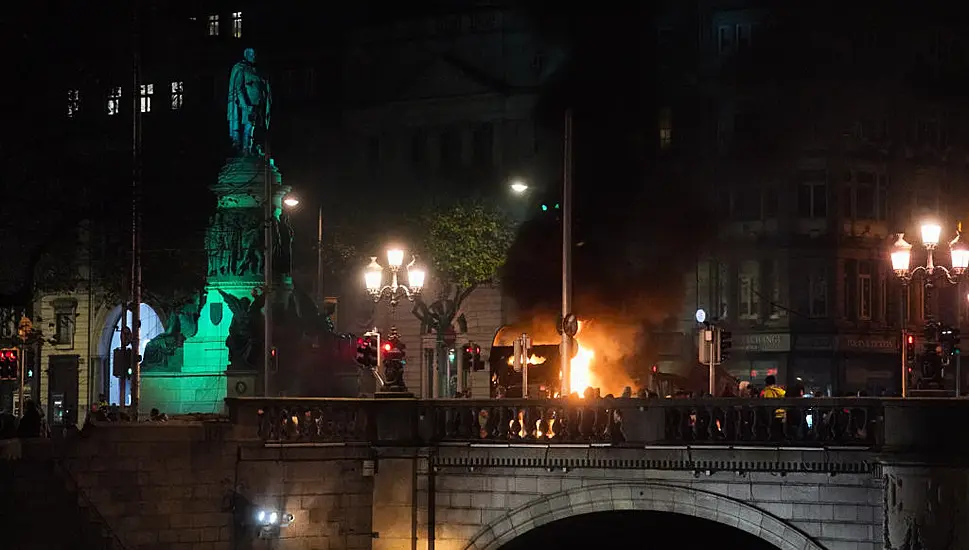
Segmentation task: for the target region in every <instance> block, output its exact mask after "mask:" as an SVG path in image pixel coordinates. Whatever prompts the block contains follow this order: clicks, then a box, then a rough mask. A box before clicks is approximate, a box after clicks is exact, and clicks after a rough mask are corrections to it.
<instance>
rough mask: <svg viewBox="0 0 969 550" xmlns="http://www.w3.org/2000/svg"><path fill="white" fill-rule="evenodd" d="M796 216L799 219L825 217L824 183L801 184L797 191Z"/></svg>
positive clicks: (825, 192) (825, 189) (826, 206)
mask: <svg viewBox="0 0 969 550" xmlns="http://www.w3.org/2000/svg"><path fill="white" fill-rule="evenodd" d="M797 214H798V216H799V217H801V218H825V217H827V216H828V188H827V185H826V184H824V183H801V184H800V185H799V186H798V190H797Z"/></svg>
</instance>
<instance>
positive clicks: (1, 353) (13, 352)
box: [0, 348, 20, 380]
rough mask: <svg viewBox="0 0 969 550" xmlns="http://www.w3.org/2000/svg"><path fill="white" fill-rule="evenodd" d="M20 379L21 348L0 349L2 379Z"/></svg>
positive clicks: (0, 378)
mask: <svg viewBox="0 0 969 550" xmlns="http://www.w3.org/2000/svg"><path fill="white" fill-rule="evenodd" d="M19 379H20V350H18V349H17V348H3V349H0V380H19Z"/></svg>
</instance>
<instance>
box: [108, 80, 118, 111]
mask: <svg viewBox="0 0 969 550" xmlns="http://www.w3.org/2000/svg"><path fill="white" fill-rule="evenodd" d="M120 112H121V86H115V87H114V88H111V91H109V92H108V114H109V115H116V114H118V113H120Z"/></svg>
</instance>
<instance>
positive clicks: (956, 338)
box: [949, 328, 962, 355]
mask: <svg viewBox="0 0 969 550" xmlns="http://www.w3.org/2000/svg"><path fill="white" fill-rule="evenodd" d="M949 332H950V338H951V339H952V343H951V348H952V353H953V355H961V354H962V348H961V347H959V342H961V341H962V338H960V336H961V335H962V331H961V330H959V329H957V328H954V329H950V330H949Z"/></svg>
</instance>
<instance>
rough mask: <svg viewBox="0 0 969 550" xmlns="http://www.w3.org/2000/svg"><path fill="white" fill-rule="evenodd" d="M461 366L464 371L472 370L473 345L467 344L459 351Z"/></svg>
mask: <svg viewBox="0 0 969 550" xmlns="http://www.w3.org/2000/svg"><path fill="white" fill-rule="evenodd" d="M461 364H462V365H464V368H466V369H473V368H474V344H468V345H466V346H464V349H463V350H461Z"/></svg>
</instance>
